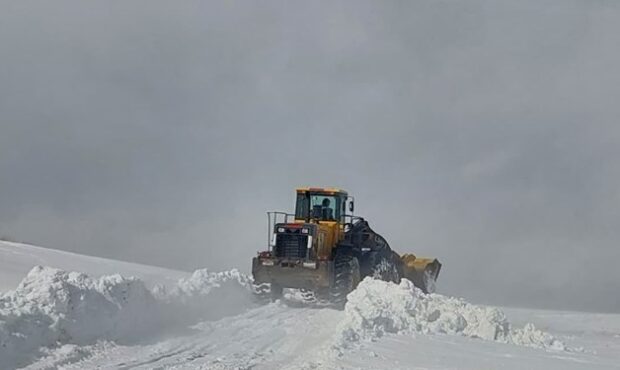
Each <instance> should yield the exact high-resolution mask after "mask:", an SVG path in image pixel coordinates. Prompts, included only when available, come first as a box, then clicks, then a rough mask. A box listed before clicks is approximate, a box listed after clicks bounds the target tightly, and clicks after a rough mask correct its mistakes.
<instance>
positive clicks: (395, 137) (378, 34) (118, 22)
mask: <svg viewBox="0 0 620 370" xmlns="http://www.w3.org/2000/svg"><path fill="white" fill-rule="evenodd" d="M619 118H620V3H618V2H617V1H611V0H610V1H602V0H600V1H597V0H587V1H586V0H584V1H570V0H557V1H548V0H530V1H523V0H519V1H517V0H514V1H498V0H489V1H477V0H476V1H474V0H468V1H457V0H434V1H430V0H429V1H349V2H335V1H323V2H320V1H280V2H278V1H260V2H253V1H247V2H240V1H153V0H149V1H146V0H145V1H93V2H90V1H89V2H84V1H65V0H62V1H41V2H31V1H17V0H16V1H3V2H2V11H1V12H0V234H3V235H7V236H10V237H12V238H14V239H18V240H22V241H26V242H30V243H35V244H39V245H44V246H48V247H53V248H59V249H65V250H70V251H77V252H80V253H86V254H92V255H97V256H104V257H113V258H118V259H124V260H131V261H138V262H143V263H151V264H157V265H163V266H168V267H173V268H180V269H188V270H190V269H194V268H199V267H205V266H206V267H209V268H214V269H224V268H230V267H238V268H240V269H242V270H244V271H249V269H250V263H251V257H252V256H253V255H254V254H255V253H256V251H257V250H259V249H263V248H264V247H265V244H266V238H267V237H266V234H267V231H266V216H265V212H266V211H267V210H273V209H279V210H288V211H290V210H292V208H293V206H294V205H293V201H294V190H293V189H294V188H295V187H296V186H299V185H316V186H322V185H324V186H338V187H342V188H345V189H347V190H349V192H350V193H352V194H353V195H355V197H356V200H357V206H356V211H357V213H359V214H361V215H363V216H366V217H367V218H368V219H369V220H370V222H371V224H372V225H373V227H374V228H375V229H376V230H377V231H378V232H380V233H382V234H383V236H385V237H386V239H387V240H388V241H389V242H390V244H391V246H392V247H393V248H394V249H396V250H397V251H399V252H413V253H416V254H419V255H428V256H436V257H438V258H439V259H440V260H441V261H442V262H443V263H444V269H443V271H442V275H441V276H440V281H439V290H440V291H441V292H443V293H448V294H454V295H458V296H463V297H467V298H469V299H472V300H475V301H478V302H491V303H496V304H505V305H517V306H536V307H553V308H567V309H588V310H605V311H619V312H620V294H619V293H620V292H619V291H620V268H618V261H619V260H620V246H619V241H620V217H619V216H620V164H619V160H620V122H619Z"/></svg>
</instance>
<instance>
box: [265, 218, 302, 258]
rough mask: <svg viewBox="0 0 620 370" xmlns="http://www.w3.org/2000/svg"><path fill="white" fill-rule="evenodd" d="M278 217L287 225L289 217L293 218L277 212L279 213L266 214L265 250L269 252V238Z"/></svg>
mask: <svg viewBox="0 0 620 370" xmlns="http://www.w3.org/2000/svg"><path fill="white" fill-rule="evenodd" d="M278 217H282V218H283V219H284V223H288V221H289V217H293V218H294V217H295V215H294V214H291V213H286V212H279V211H270V212H267V250H268V251H271V236H272V235H273V228H274V227H275V226H276V224H277V223H279V222H278Z"/></svg>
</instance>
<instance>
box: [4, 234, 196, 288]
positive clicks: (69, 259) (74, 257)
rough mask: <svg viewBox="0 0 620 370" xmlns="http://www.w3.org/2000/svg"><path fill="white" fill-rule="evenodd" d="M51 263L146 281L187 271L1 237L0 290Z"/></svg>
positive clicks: (160, 280)
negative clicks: (7, 240) (37, 268)
mask: <svg viewBox="0 0 620 370" xmlns="http://www.w3.org/2000/svg"><path fill="white" fill-rule="evenodd" d="M37 265H40V266H52V267H57V268H60V269H63V270H67V271H83V272H87V273H88V274H89V275H91V276H101V275H108V274H121V275H123V276H135V277H139V278H141V279H142V280H144V281H145V282H146V283H147V284H149V285H150V284H154V283H162V284H166V285H167V284H171V283H175V282H176V281H177V280H178V279H179V278H182V277H185V276H187V275H188V273H185V272H182V271H175V270H169V269H165V268H161V267H154V266H147V265H141V264H137V263H130V262H123V261H117V260H111V259H107V258H100V257H93V256H85V255H81V254H77V253H71V252H65V251H60V250H55V249H48V248H41V247H36V246H33V245H29V244H22V243H12V242H6V241H0V292H3V291H7V290H9V289H14V288H15V287H16V286H17V284H19V282H20V281H21V280H22V279H23V278H24V277H25V276H26V274H27V273H28V271H30V269H32V268H33V267H34V266H37Z"/></svg>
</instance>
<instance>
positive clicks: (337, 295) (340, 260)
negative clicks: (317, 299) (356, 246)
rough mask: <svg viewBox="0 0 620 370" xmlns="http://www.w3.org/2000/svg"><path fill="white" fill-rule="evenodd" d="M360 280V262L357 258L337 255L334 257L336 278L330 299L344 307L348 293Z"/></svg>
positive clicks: (331, 288)
mask: <svg viewBox="0 0 620 370" xmlns="http://www.w3.org/2000/svg"><path fill="white" fill-rule="evenodd" d="M359 282H360V264H359V261H358V260H357V258H355V257H353V256H348V255H337V256H336V258H335V259H334V280H333V282H332V284H331V286H330V289H329V298H330V301H331V302H332V303H333V304H334V305H336V306H338V307H344V304H345V303H346V301H347V295H348V294H349V293H351V291H353V289H355V288H356V287H357V284H359Z"/></svg>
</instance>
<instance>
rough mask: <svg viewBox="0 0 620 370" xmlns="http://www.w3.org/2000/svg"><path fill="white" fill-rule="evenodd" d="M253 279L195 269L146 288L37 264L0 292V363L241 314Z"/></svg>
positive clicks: (2, 365) (14, 362) (11, 363)
mask: <svg viewBox="0 0 620 370" xmlns="http://www.w3.org/2000/svg"><path fill="white" fill-rule="evenodd" d="M250 286H251V281H250V279H249V278H248V277H247V276H245V275H243V274H241V273H239V272H238V271H236V270H232V271H227V272H222V273H212V272H208V271H207V270H197V271H196V272H194V274H193V275H192V276H191V277H189V278H187V279H181V280H180V281H179V282H178V284H177V285H176V286H175V287H174V288H173V289H171V290H170V291H169V292H167V291H166V289H165V288H164V287H163V286H159V287H156V288H155V289H154V290H153V291H150V290H149V289H147V288H146V286H145V285H144V283H143V282H142V281H141V280H139V279H136V278H124V277H122V276H120V275H111V276H103V277H101V278H98V279H93V278H90V277H89V276H87V275H85V274H82V273H77V272H66V271H62V270H58V269H54V268H49V267H40V266H37V267H35V268H33V269H32V270H31V271H30V272H29V273H28V275H27V276H26V277H25V278H24V280H23V281H22V282H21V283H20V284H19V286H18V287H17V289H15V290H13V291H10V292H8V293H6V294H5V295H3V296H0V369H6V368H13V367H18V366H21V365H24V364H27V363H29V362H31V361H33V360H34V359H36V358H37V357H39V356H41V355H42V354H44V352H41V348H42V347H46V346H56V345H61V344H65V343H72V344H79V345H86V344H91V343H94V342H96V341H98V340H113V341H117V342H119V343H131V342H132V341H135V340H139V339H140V338H144V337H148V336H152V335H157V334H161V333H163V332H164V330H166V329H170V328H171V327H179V324H186V325H187V324H192V323H195V322H197V321H199V320H207V319H217V318H220V317H222V316H225V315H230V314H236V313H241V312H242V311H243V310H245V309H246V308H247V307H249V305H251V301H250V299H251V294H249V289H250ZM207 296H209V297H208V299H207Z"/></svg>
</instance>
